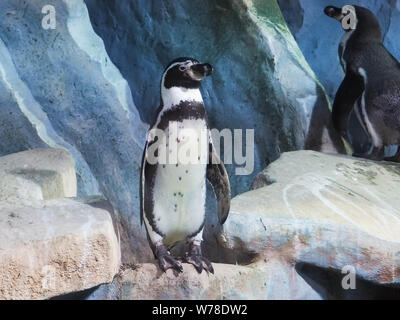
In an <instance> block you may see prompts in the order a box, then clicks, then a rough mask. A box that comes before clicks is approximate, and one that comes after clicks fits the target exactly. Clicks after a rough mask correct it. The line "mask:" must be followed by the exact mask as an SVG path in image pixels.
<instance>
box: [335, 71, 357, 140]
mask: <svg viewBox="0 0 400 320" xmlns="http://www.w3.org/2000/svg"><path fill="white" fill-rule="evenodd" d="M363 91H364V79H363V77H362V76H361V75H360V74H357V73H354V72H353V71H351V70H348V71H347V72H346V76H345V77H344V79H343V81H342V83H341V85H340V87H339V89H338V91H337V93H336V96H335V100H334V102H333V107H332V121H333V126H334V127H335V129H336V130H337V131H338V132H339V133H340V134H341V135H342V136H343V137H345V138H347V124H348V122H349V117H350V114H351V112H352V111H353V107H354V104H355V103H356V101H357V100H358V99H359V98H360V97H361V95H362V93H363Z"/></svg>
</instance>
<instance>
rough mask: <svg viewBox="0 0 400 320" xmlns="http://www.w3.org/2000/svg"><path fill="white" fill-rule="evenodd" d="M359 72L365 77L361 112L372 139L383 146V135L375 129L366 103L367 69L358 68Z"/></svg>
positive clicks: (378, 145) (374, 143) (377, 145)
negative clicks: (380, 135)
mask: <svg viewBox="0 0 400 320" xmlns="http://www.w3.org/2000/svg"><path fill="white" fill-rule="evenodd" d="M358 72H359V73H360V75H361V76H362V77H363V79H364V88H365V89H364V92H363V94H362V98H361V112H362V114H363V117H364V119H365V124H366V125H367V129H368V133H369V134H370V136H371V139H372V143H373V145H374V146H375V147H382V146H383V144H382V139H381V137H379V135H378V133H377V132H376V131H375V128H374V127H373V125H372V123H371V121H370V120H369V118H368V114H367V108H366V105H365V91H366V88H367V81H368V78H367V73H366V72H365V70H364V69H363V68H358Z"/></svg>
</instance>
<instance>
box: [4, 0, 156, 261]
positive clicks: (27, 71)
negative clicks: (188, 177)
mask: <svg viewBox="0 0 400 320" xmlns="http://www.w3.org/2000/svg"><path fill="white" fill-rule="evenodd" d="M45 4H47V2H45V1H14V0H12V1H1V3H0V11H1V12H2V13H3V17H2V19H1V21H0V38H1V40H0V97H1V100H0V104H1V110H2V112H1V115H0V121H1V122H0V123H1V127H0V137H1V139H0V141H1V142H0V154H7V153H11V152H16V151H20V150H25V149H30V148H38V147H55V148H63V149H66V150H68V151H69V152H70V153H71V154H72V156H73V157H74V160H75V164H76V167H77V175H78V189H79V193H80V194H96V193H97V194H98V193H103V194H104V195H106V196H107V198H108V199H109V200H110V201H111V202H112V203H113V205H114V206H115V208H116V209H117V210H118V212H120V213H121V218H123V219H125V220H127V222H126V223H124V224H125V225H127V226H130V225H131V224H134V225H135V227H136V228H137V229H138V230H140V229H139V228H138V225H139V222H136V221H138V218H137V216H138V215H137V212H138V203H139V200H138V180H139V166H140V160H141V153H142V148H143V145H144V140H145V132H146V126H145V125H144V124H143V123H142V121H141V120H140V118H139V114H138V112H137V110H136V107H135V105H134V103H133V101H132V97H131V92H130V89H129V87H128V85H127V82H126V81H125V80H124V79H123V77H122V76H121V74H120V73H119V71H118V69H116V68H115V66H114V65H113V64H112V62H111V61H110V59H109V58H108V56H107V53H106V51H105V49H104V45H103V42H102V40H101V39H100V38H99V37H98V36H97V35H96V34H95V33H94V31H93V29H92V27H91V24H90V20H89V16H88V13H87V9H86V6H85V4H84V2H83V1H81V0H66V1H61V0H59V1H52V4H53V5H54V7H55V10H56V29H55V30H52V29H48V30H45V29H43V28H42V18H43V17H44V16H45V15H44V14H42V13H41V11H42V7H43V6H44V5H45ZM133 212H135V214H133ZM132 216H133V217H134V219H130V217H132ZM139 232H140V231H139ZM132 233H133V232H132V230H131V232H130V234H132ZM123 235H124V233H123ZM143 238H144V237H143ZM145 254H146V252H144V255H145ZM147 254H148V252H147Z"/></svg>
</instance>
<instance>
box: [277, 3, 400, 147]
mask: <svg viewBox="0 0 400 320" xmlns="http://www.w3.org/2000/svg"><path fill="white" fill-rule="evenodd" d="M278 3H279V6H280V8H281V10H282V14H283V16H284V17H285V20H286V22H287V24H288V27H289V28H290V31H291V32H292V34H293V35H294V37H295V39H296V42H297V43H298V45H299V47H300V49H301V51H302V52H303V54H304V56H305V58H306V60H307V62H308V63H309V64H310V66H311V68H312V69H313V71H314V72H315V74H316V75H317V77H318V79H320V81H321V83H322V85H323V86H324V88H325V89H326V92H327V94H328V95H329V96H330V98H331V99H333V98H334V96H335V94H336V91H337V89H338V88H339V85H340V83H341V82H342V80H343V77H344V74H343V71H342V68H341V66H340V62H339V57H338V46H339V42H340V39H341V37H342V36H343V30H342V28H341V26H340V24H339V23H338V22H337V21H335V20H333V19H329V18H328V17H327V16H326V15H325V14H324V13H323V10H324V8H325V7H326V6H327V5H329V4H332V5H335V6H338V7H342V6H344V5H348V4H349V1H347V0H335V1H330V2H329V1H320V0H290V1H288V0H278ZM351 4H354V5H360V6H364V7H367V8H368V9H370V10H371V11H372V12H374V13H375V15H376V16H377V18H378V20H379V23H380V25H381V28H382V32H383V36H384V44H385V46H386V47H387V49H388V50H389V51H390V52H391V53H392V54H393V55H394V56H395V57H396V58H397V59H400V42H399V41H398V30H399V27H400V6H399V3H398V1H374V0H355V1H351ZM349 129H350V134H351V136H352V137H353V140H354V143H353V144H354V148H355V150H356V151H357V152H364V151H368V150H369V146H370V144H369V139H368V137H367V136H366V134H365V133H364V131H363V130H362V128H361V126H360V125H359V123H358V120H357V119H356V117H355V116H354V115H353V117H352V119H351V124H350V125H349ZM388 152H390V150H388Z"/></svg>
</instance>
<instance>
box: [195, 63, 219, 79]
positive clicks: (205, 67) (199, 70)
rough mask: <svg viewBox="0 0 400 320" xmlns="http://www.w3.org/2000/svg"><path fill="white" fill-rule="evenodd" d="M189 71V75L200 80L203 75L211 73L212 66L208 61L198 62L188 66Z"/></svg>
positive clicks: (206, 75)
mask: <svg viewBox="0 0 400 320" xmlns="http://www.w3.org/2000/svg"><path fill="white" fill-rule="evenodd" d="M190 71H191V75H190V76H191V77H192V78H193V79H194V80H198V81H200V80H202V79H203V78H205V77H208V76H209V75H211V74H212V73H213V71H214V69H213V67H212V65H211V64H209V63H202V64H200V63H198V64H194V65H192V66H191V67H190Z"/></svg>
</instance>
